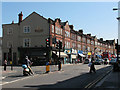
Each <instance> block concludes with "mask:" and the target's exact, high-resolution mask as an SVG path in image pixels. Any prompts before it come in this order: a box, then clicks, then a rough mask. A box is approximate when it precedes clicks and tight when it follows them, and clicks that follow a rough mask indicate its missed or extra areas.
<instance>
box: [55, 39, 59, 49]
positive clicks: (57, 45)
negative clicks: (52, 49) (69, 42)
mask: <svg viewBox="0 0 120 90" xmlns="http://www.w3.org/2000/svg"><path fill="white" fill-rule="evenodd" d="M56 49H59V42H58V41H57V42H56Z"/></svg>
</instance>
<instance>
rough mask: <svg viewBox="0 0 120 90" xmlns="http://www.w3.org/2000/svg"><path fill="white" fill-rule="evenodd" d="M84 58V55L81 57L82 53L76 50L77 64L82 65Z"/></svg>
mask: <svg viewBox="0 0 120 90" xmlns="http://www.w3.org/2000/svg"><path fill="white" fill-rule="evenodd" d="M84 58H85V55H83V51H81V50H78V62H80V63H82V62H83V60H84Z"/></svg>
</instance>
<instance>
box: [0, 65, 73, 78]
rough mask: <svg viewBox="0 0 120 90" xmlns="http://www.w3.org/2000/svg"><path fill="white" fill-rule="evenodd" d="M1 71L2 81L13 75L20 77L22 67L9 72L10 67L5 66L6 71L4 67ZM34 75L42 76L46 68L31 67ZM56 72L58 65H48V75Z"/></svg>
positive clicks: (16, 67)
mask: <svg viewBox="0 0 120 90" xmlns="http://www.w3.org/2000/svg"><path fill="white" fill-rule="evenodd" d="M68 65H73V64H64V65H63V64H62V67H65V66H68ZM0 68H1V69H2V71H1V72H2V79H4V78H5V77H8V76H12V75H13V76H14V75H22V73H23V68H22V66H13V70H11V66H7V69H6V71H4V67H3V66H2V67H0ZM31 68H32V70H33V72H34V73H35V74H44V73H45V72H46V66H32V67H31ZM56 71H58V65H50V73H51V72H56Z"/></svg>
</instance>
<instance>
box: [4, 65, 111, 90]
mask: <svg viewBox="0 0 120 90" xmlns="http://www.w3.org/2000/svg"><path fill="white" fill-rule="evenodd" d="M95 67H96V70H97V72H96V73H92V74H89V73H88V72H89V67H88V64H73V65H66V66H64V67H62V70H61V71H56V70H54V71H53V72H50V73H48V74H43V73H39V69H38V68H37V69H38V71H36V72H35V75H33V76H27V77H23V76H22V74H21V73H20V72H19V73H17V74H16V75H11V76H9V75H8V77H7V78H5V79H3V82H2V88H35V89H40V88H84V87H85V86H86V85H88V84H89V83H90V82H92V81H93V80H95V79H96V78H98V77H99V76H101V75H102V74H104V73H106V72H107V71H109V70H110V69H111V68H112V67H111V66H109V65H95ZM52 68H53V69H55V67H52ZM37 69H36V70H37ZM34 71H35V67H34ZM4 75H5V74H4Z"/></svg>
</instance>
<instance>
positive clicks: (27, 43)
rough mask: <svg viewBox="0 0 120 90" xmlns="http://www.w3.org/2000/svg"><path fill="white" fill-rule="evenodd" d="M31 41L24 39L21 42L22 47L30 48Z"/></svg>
mask: <svg viewBox="0 0 120 90" xmlns="http://www.w3.org/2000/svg"><path fill="white" fill-rule="evenodd" d="M30 43H31V39H30V38H25V39H24V40H23V46H24V47H30Z"/></svg>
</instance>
